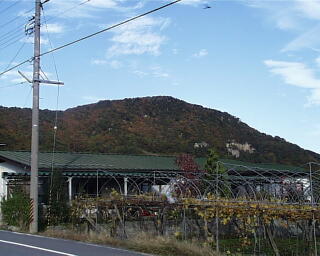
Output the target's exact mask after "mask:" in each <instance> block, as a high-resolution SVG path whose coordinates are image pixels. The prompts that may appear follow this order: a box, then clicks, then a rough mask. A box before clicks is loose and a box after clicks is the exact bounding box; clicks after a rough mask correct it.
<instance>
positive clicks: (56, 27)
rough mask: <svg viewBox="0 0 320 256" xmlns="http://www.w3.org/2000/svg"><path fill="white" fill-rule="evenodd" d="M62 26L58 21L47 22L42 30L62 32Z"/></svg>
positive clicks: (54, 32)
mask: <svg viewBox="0 0 320 256" xmlns="http://www.w3.org/2000/svg"><path fill="white" fill-rule="evenodd" d="M64 30H65V29H64V26H62V25H61V24H58V23H49V24H47V25H46V28H45V29H43V32H46V33H51V34H59V33H63V32H64Z"/></svg>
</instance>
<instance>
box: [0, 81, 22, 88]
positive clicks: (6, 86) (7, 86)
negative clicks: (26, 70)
mask: <svg viewBox="0 0 320 256" xmlns="http://www.w3.org/2000/svg"><path fill="white" fill-rule="evenodd" d="M25 83H27V82H19V83H16V84H11V85H5V86H0V89H4V88H10V87H15V86H18V85H21V84H25Z"/></svg>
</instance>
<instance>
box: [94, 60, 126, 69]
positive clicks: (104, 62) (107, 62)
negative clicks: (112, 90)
mask: <svg viewBox="0 0 320 256" xmlns="http://www.w3.org/2000/svg"><path fill="white" fill-rule="evenodd" d="M91 64H92V65H98V66H105V65H109V66H110V67H111V68H114V69H118V68H121V67H123V64H122V62H121V61H118V60H111V61H110V60H105V59H94V60H92V61H91Z"/></svg>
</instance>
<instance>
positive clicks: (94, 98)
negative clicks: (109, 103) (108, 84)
mask: <svg viewBox="0 0 320 256" xmlns="http://www.w3.org/2000/svg"><path fill="white" fill-rule="evenodd" d="M82 99H84V100H85V101H86V102H98V101H101V100H106V98H101V97H97V96H90V95H87V96H83V97H82Z"/></svg>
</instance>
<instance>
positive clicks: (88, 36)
mask: <svg viewBox="0 0 320 256" xmlns="http://www.w3.org/2000/svg"><path fill="white" fill-rule="evenodd" d="M181 1H183V0H176V1H173V2H171V3H168V4H165V5H162V6H160V7H158V8H155V9H152V10H151V11H148V12H145V13H143V14H140V15H137V16H135V17H133V18H130V19H127V20H125V21H122V22H119V23H117V24H115V25H112V26H110V27H107V28H105V29H102V30H99V31H97V32H95V33H92V34H90V35H87V36H84V37H82V38H79V39H77V40H75V41H72V42H70V43H67V44H64V45H61V46H59V47H57V48H54V49H52V50H49V51H47V52H44V53H41V54H40V55H39V56H40V57H41V56H44V55H47V54H49V53H52V52H55V51H58V50H61V49H63V48H65V47H68V46H70V45H73V44H76V43H79V42H80V41H83V40H86V39H88V38H91V37H94V36H96V35H99V34H101V33H104V32H106V31H109V30H111V29H114V28H116V27H120V26H122V25H124V24H126V23H129V22H131V21H134V20H136V19H139V18H142V17H144V16H147V15H149V14H151V13H154V12H157V11H159V10H161V9H164V8H166V7H169V6H171V5H174V4H176V3H178V2H181ZM0 76H1V74H0Z"/></svg>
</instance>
